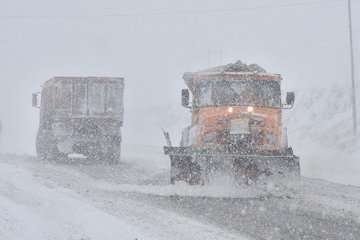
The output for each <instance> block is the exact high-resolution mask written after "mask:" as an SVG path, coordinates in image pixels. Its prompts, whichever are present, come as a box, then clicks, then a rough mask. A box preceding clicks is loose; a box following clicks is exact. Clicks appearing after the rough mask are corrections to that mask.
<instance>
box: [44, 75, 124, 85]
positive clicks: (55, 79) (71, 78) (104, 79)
mask: <svg viewBox="0 0 360 240" xmlns="http://www.w3.org/2000/svg"><path fill="white" fill-rule="evenodd" d="M81 80H89V81H100V82H112V81H116V82H120V83H121V84H124V78H123V77H96V76H89V77H79V76H55V77H52V78H50V79H49V80H47V81H46V82H45V83H44V86H46V85H52V84H55V83H58V82H62V81H81Z"/></svg>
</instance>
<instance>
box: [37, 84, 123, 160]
mask: <svg viewBox="0 0 360 240" xmlns="http://www.w3.org/2000/svg"><path fill="white" fill-rule="evenodd" d="M123 91H124V79H123V78H113V77H54V78H52V79H50V80H48V81H46V82H45V84H44V85H43V87H42V91H41V100H40V102H41V104H40V105H39V104H38V102H39V95H40V93H34V94H33V100H32V103H33V106H34V107H39V108H40V124H39V130H38V133H37V138H36V151H37V155H38V157H39V158H41V159H45V160H69V159H72V158H86V159H89V160H94V161H95V160H99V161H104V162H109V163H116V162H117V161H118V160H119V158H120V144H121V127H122V125H123V115H124V107H123Z"/></svg>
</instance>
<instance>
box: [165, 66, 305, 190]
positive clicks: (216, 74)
mask: <svg viewBox="0 0 360 240" xmlns="http://www.w3.org/2000/svg"><path fill="white" fill-rule="evenodd" d="M183 79H184V81H185V84H186V85H187V87H188V88H187V89H183V90H182V94H181V96H182V105H183V106H184V107H185V108H188V109H190V112H191V124H190V126H188V127H186V128H185V129H184V130H183V131H182V137H181V141H180V146H179V147H174V146H172V144H171V140H170V136H169V133H168V132H164V134H165V137H166V140H167V145H166V146H165V147H164V152H165V154H166V155H169V157H170V167H171V169H170V171H171V172H170V182H171V183H172V184H174V183H175V182H177V181H184V182H187V183H190V184H206V183H209V182H211V179H213V177H214V176H217V175H219V174H220V175H221V174H226V175H229V176H232V177H234V179H235V180H236V181H237V182H240V183H245V184H250V183H252V182H256V181H258V180H259V179H267V178H266V177H270V176H274V177H275V178H277V177H278V176H280V177H281V178H282V177H286V176H299V175H300V164H299V158H298V157H297V156H296V155H294V153H293V150H292V148H291V147H289V146H288V144H287V136H286V128H285V127H284V126H283V123H282V112H283V110H284V109H290V108H292V106H293V104H294V101H295V94H294V93H293V92H288V93H287V95H286V101H285V102H284V103H283V101H282V94H281V80H282V77H281V75H279V74H272V73H268V72H266V71H265V70H264V69H263V68H261V67H260V66H258V65H256V64H250V65H247V64H245V63H243V62H241V61H238V62H236V63H232V64H228V65H224V66H219V67H215V68H211V69H206V70H203V71H199V72H191V73H185V74H184V75H183ZM190 97H191V98H192V100H191V104H190Z"/></svg>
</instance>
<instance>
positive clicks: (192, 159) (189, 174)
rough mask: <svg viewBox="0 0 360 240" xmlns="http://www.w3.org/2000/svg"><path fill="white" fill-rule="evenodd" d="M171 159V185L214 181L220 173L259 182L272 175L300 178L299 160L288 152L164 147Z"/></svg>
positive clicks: (287, 150) (288, 150) (289, 150)
mask: <svg viewBox="0 0 360 240" xmlns="http://www.w3.org/2000/svg"><path fill="white" fill-rule="evenodd" d="M164 153H165V154H166V155H169V157H170V166H171V170H170V182H171V184H174V183H175V182H177V181H184V182H187V183H189V184H192V185H196V184H205V183H208V182H210V179H211V176H212V175H213V174H214V173H216V172H226V173H227V174H230V175H232V176H234V178H235V180H237V181H244V182H245V183H247V184H248V183H249V182H250V181H252V182H256V181H257V180H258V179H260V178H263V177H269V176H280V177H281V178H284V177H285V178H286V176H288V175H292V176H300V164H299V158H298V157H297V156H295V155H294V154H293V152H292V149H291V148H288V149H286V151H258V150H235V151H231V150H223V149H209V148H194V147H170V146H165V147H164Z"/></svg>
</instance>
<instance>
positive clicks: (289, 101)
mask: <svg viewBox="0 0 360 240" xmlns="http://www.w3.org/2000/svg"><path fill="white" fill-rule="evenodd" d="M294 103H295V93H294V92H288V93H286V104H287V105H290V106H292V105H294Z"/></svg>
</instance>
